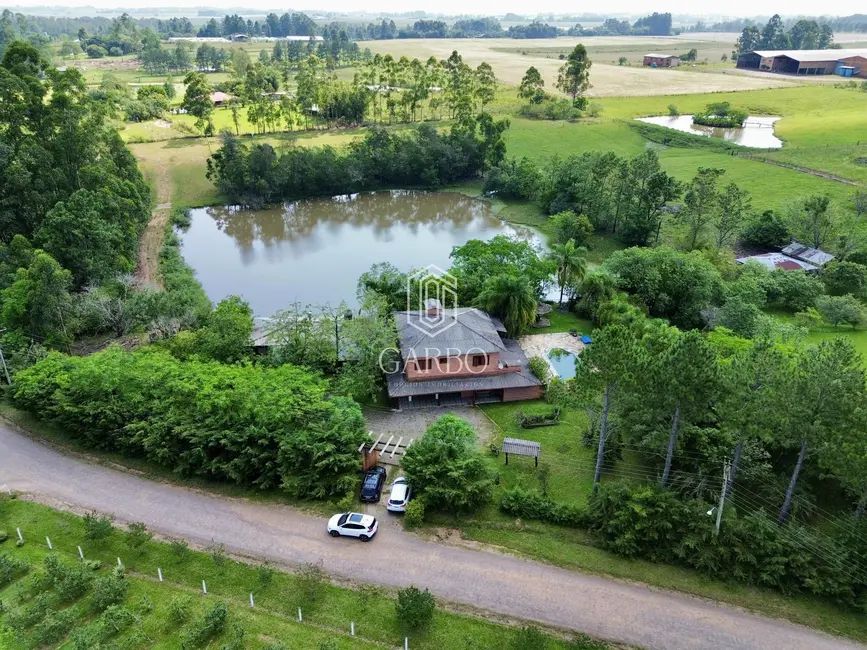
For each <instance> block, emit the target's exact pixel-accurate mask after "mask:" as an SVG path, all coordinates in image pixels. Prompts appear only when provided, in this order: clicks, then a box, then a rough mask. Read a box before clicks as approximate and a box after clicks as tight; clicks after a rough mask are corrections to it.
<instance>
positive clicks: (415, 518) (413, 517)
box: [403, 499, 424, 530]
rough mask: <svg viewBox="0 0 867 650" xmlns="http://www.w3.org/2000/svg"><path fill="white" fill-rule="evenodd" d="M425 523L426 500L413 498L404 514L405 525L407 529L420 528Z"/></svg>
mask: <svg viewBox="0 0 867 650" xmlns="http://www.w3.org/2000/svg"><path fill="white" fill-rule="evenodd" d="M422 524H424V500H423V499H413V500H412V501H410V502H409V503H407V504H406V512H404V514H403V527H404V528H406V529H407V530H412V529H413V528H419V527H420V526H421V525H422Z"/></svg>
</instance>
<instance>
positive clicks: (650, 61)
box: [644, 52, 680, 68]
mask: <svg viewBox="0 0 867 650" xmlns="http://www.w3.org/2000/svg"><path fill="white" fill-rule="evenodd" d="M644 65H649V66H651V67H653V68H674V67H676V66H679V65H680V57H679V56H677V55H676V54H655V53H653V52H651V53H650V54H645V55H644Z"/></svg>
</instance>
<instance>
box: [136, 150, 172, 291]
mask: <svg viewBox="0 0 867 650" xmlns="http://www.w3.org/2000/svg"><path fill="white" fill-rule="evenodd" d="M139 162H145V159H140V160H139ZM155 173H156V177H155V184H156V195H157V196H156V202H157V205H156V207H155V208H154V210H153V212H151V220H150V221H149V222H148V225H147V227H146V228H145V231H144V232H143V233H142V237H141V242H139V249H138V265H137V267H136V270H135V278H136V281H137V282H138V283H139V285H140V286H152V287H155V288H157V289H162V279H161V278H160V249H161V248H162V246H163V238H164V237H165V233H166V224H168V222H169V216H170V215H171V212H172V203H171V199H172V188H171V178H170V176H169V170H168V168H167V167H165V166H163V165H157V166H156V171H155Z"/></svg>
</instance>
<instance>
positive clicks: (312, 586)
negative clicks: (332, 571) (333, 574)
mask: <svg viewBox="0 0 867 650" xmlns="http://www.w3.org/2000/svg"><path fill="white" fill-rule="evenodd" d="M297 579H298V591H299V595H300V597H301V604H302V605H305V606H306V607H313V606H315V605H316V604H317V603H318V602H319V601H320V600H321V599H322V596H323V595H325V582H326V580H327V579H328V575H327V574H326V573H325V570H324V569H323V568H322V563H321V562H319V563H316V564H312V563H310V564H305V565H304V566H303V567H301V570H300V571H299V572H298V576H297Z"/></svg>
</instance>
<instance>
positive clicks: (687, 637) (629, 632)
mask: <svg viewBox="0 0 867 650" xmlns="http://www.w3.org/2000/svg"><path fill="white" fill-rule="evenodd" d="M3 483H6V484H8V485H9V486H10V487H11V488H13V489H17V490H21V491H24V492H29V493H32V494H34V495H37V497H38V496H40V495H41V496H42V497H43V498H49V499H52V500H60V501H62V502H65V503H68V504H70V505H73V506H77V507H81V508H87V509H95V510H99V511H102V512H108V513H113V514H114V515H116V516H117V517H118V518H119V519H121V520H124V521H142V522H144V523H145V524H147V525H148V527H149V528H151V529H153V530H156V531H158V532H160V533H163V534H166V535H172V536H177V537H183V538H186V539H189V540H190V541H193V542H197V543H200V544H209V543H211V541H212V540H213V541H216V542H218V543H223V544H225V546H226V548H227V549H229V550H234V551H237V552H240V553H244V554H249V555H254V556H258V557H262V558H269V559H273V560H275V561H278V562H286V563H296V564H297V563H305V562H316V561H318V560H320V559H321V560H322V561H323V562H324V566H325V567H326V569H327V570H328V571H329V572H331V573H333V574H335V575H339V576H344V577H347V578H351V579H353V580H357V581H361V582H371V583H378V584H381V585H386V586H389V587H403V586H407V585H409V584H415V585H419V586H423V587H427V588H429V589H430V590H431V591H432V592H433V593H434V594H436V595H437V596H440V597H442V598H445V599H447V600H450V601H453V602H457V603H465V604H468V605H472V606H474V607H480V608H483V609H487V610H491V611H494V612H499V613H502V614H506V615H509V616H514V617H518V618H523V619H531V620H535V621H539V622H541V623H547V624H550V625H555V626H558V627H561V628H569V629H573V630H579V631H582V632H586V633H587V634H590V635H593V636H597V637H601V638H605V639H609V640H611V641H617V642H621V643H627V644H633V645H638V646H642V647H645V648H650V649H652V650H694V649H695V648H707V649H708V650H711V649H712V650H719V649H721V648H738V649H749V650H760V649H761V650H771V649H774V650H776V649H780V650H831V649H832V648H833V649H840V648H863V646H860V645H858V644H856V643H853V642H849V641H844V640H840V639H835V638H832V637H830V636H826V635H823V634H821V633H818V632H814V631H812V630H809V629H806V628H803V627H799V626H796V625H793V624H791V623H787V622H783V621H777V620H772V619H766V618H762V617H760V616H755V615H752V614H747V613H744V612H740V611H737V610H734V609H731V608H727V607H722V606H717V605H714V604H711V603H708V602H704V601H702V600H698V599H695V598H690V597H688V596H682V595H678V594H674V593H665V592H657V591H652V590H650V589H647V588H644V587H640V586H636V585H631V584H624V583H620V582H617V581H614V580H608V579H605V578H599V577H595V576H589V575H583V574H581V573H576V572H572V571H567V570H564V569H559V568H556V567H552V566H547V565H544V564H539V563H536V562H531V561H527V560H522V559H518V558H515V557H511V556H506V555H500V554H496V553H488V552H483V551H473V550H467V549H463V548H455V547H452V546H444V545H439V544H435V543H431V542H426V541H423V540H421V539H419V538H417V537H415V536H413V535H410V534H406V533H404V532H403V531H402V530H400V529H399V528H397V527H395V526H383V527H382V529H381V530H380V533H379V535H378V536H377V538H376V539H375V540H374V541H372V542H371V543H370V544H362V543H359V542H357V541H355V540H348V539H338V540H333V539H331V538H330V537H328V536H327V535H326V534H325V522H324V521H323V520H322V519H320V518H317V517H312V516H309V515H306V514H302V513H300V512H297V511H295V510H293V509H291V508H288V507H282V506H268V505H259V504H253V503H248V502H246V501H244V500H240V499H227V498H222V497H218V496H211V495H208V494H203V493H200V492H194V491H191V490H187V489H184V488H181V487H177V486H174V485H168V484H164V483H156V482H152V481H149V480H146V479H142V478H139V477H137V476H134V475H132V474H129V473H125V472H119V471H115V470H112V469H110V468H107V467H104V466H102V465H98V464H93V463H90V462H87V461H86V460H82V459H80V458H76V457H69V456H65V455H63V454H61V453H60V452H58V451H56V450H54V449H53V448H50V447H48V446H45V445H43V444H40V443H38V442H36V441H34V440H32V439H30V438H28V437H25V436H23V435H21V434H19V433H16V432H14V431H13V430H11V429H10V428H8V427H6V426H4V425H2V424H0V485H2V484H3Z"/></svg>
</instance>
